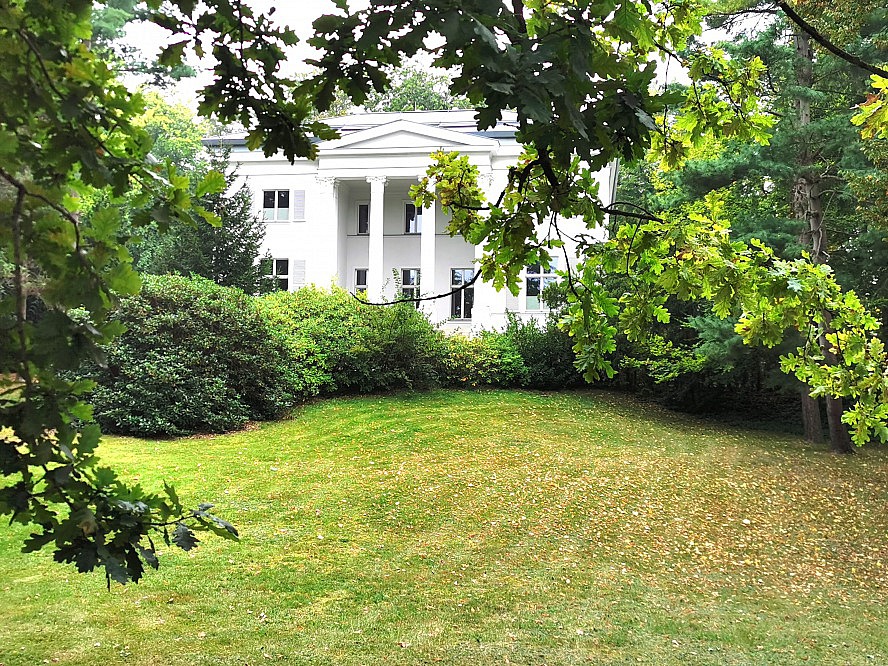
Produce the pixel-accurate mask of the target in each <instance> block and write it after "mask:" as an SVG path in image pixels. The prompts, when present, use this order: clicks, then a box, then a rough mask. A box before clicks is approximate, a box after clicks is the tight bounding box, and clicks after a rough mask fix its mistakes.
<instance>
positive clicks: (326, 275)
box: [306, 176, 342, 287]
mask: <svg viewBox="0 0 888 666" xmlns="http://www.w3.org/2000/svg"><path fill="white" fill-rule="evenodd" d="M317 182H318V190H317V202H318V203H317V205H316V206H315V216H316V217H315V219H314V220H313V225H315V228H316V229H317V230H318V231H317V238H318V252H317V255H316V256H312V257H306V259H308V260H309V261H308V262H307V265H308V266H309V269H310V275H309V278H308V279H309V282H314V283H316V284H317V285H318V286H321V287H327V286H329V285H330V283H331V281H334V280H336V282H337V284H342V280H341V279H339V280H337V279H336V278H337V275H338V274H339V250H340V246H339V196H338V195H339V188H338V187H337V182H336V179H335V178H330V177H328V176H317ZM312 264H314V265H312ZM339 277H340V278H341V277H342V276H339Z"/></svg>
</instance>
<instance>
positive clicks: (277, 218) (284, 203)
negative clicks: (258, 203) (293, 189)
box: [262, 190, 290, 222]
mask: <svg viewBox="0 0 888 666" xmlns="http://www.w3.org/2000/svg"><path fill="white" fill-rule="evenodd" d="M262 219H263V220H265V221H266V222H281V221H285V220H289V219H290V190H265V191H264V192H263V193H262Z"/></svg>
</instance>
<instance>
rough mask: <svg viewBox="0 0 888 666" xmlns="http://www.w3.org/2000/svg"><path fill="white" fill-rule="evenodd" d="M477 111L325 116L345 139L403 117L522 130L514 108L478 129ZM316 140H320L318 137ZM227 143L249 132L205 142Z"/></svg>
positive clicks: (451, 126)
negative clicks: (491, 123) (494, 123)
mask: <svg viewBox="0 0 888 666" xmlns="http://www.w3.org/2000/svg"><path fill="white" fill-rule="evenodd" d="M475 115H476V111H475V110H474V109H456V110H451V111H384V112H380V113H356V114H351V115H348V116H337V117H334V118H325V119H324V122H326V123H327V124H328V125H330V127H332V128H334V129H335V130H336V131H337V132H339V136H340V139H345V138H346V137H348V135H349V134H354V133H356V132H362V131H365V130H369V129H373V128H375V127H379V126H381V125H388V124H390V123H394V122H397V121H399V120H406V121H408V122H411V123H416V124H417V125H425V126H427V127H434V128H439V129H442V130H449V131H451V132H460V133H463V134H472V135H475V136H480V137H484V138H487V139H508V138H513V137H514V136H515V132H516V131H517V129H518V123H517V117H516V114H515V113H514V112H513V111H507V112H505V113H504V114H503V118H502V119H500V121H499V122H498V123H497V124H496V125H495V126H494V127H490V128H488V129H486V130H478V124H477V119H476V118H475ZM315 141H316V142H317V141H319V140H315ZM220 143H221V144H223V145H227V146H232V147H234V146H243V145H245V144H246V139H245V135H244V134H243V133H239V134H228V135H223V136H214V137H207V138H205V139H204V144H207V145H210V144H213V145H219V144H220Z"/></svg>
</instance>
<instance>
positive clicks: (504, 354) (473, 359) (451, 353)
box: [442, 331, 527, 387]
mask: <svg viewBox="0 0 888 666" xmlns="http://www.w3.org/2000/svg"><path fill="white" fill-rule="evenodd" d="M446 342H447V346H446V351H445V354H444V358H443V363H442V366H443V368H442V369H443V372H442V380H443V381H444V382H445V383H446V384H448V385H450V386H472V387H475V386H504V387H513V386H524V385H525V384H526V383H527V367H526V366H525V365H524V359H522V358H521V354H520V353H519V351H518V348H517V347H516V346H515V344H514V342H513V341H512V340H511V339H510V338H508V337H506V336H505V335H502V334H501V333H496V332H489V331H485V332H483V333H481V334H480V335H478V336H476V337H471V338H469V337H466V336H464V335H459V334H456V335H451V336H449V337H448V338H447V340H446Z"/></svg>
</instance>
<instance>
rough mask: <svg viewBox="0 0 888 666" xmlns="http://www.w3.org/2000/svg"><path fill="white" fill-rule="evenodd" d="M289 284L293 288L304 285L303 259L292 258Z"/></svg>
mask: <svg viewBox="0 0 888 666" xmlns="http://www.w3.org/2000/svg"><path fill="white" fill-rule="evenodd" d="M290 284H291V285H292V288H293V289H298V288H299V287H304V286H305V259H293V260H292V261H291V262H290Z"/></svg>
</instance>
